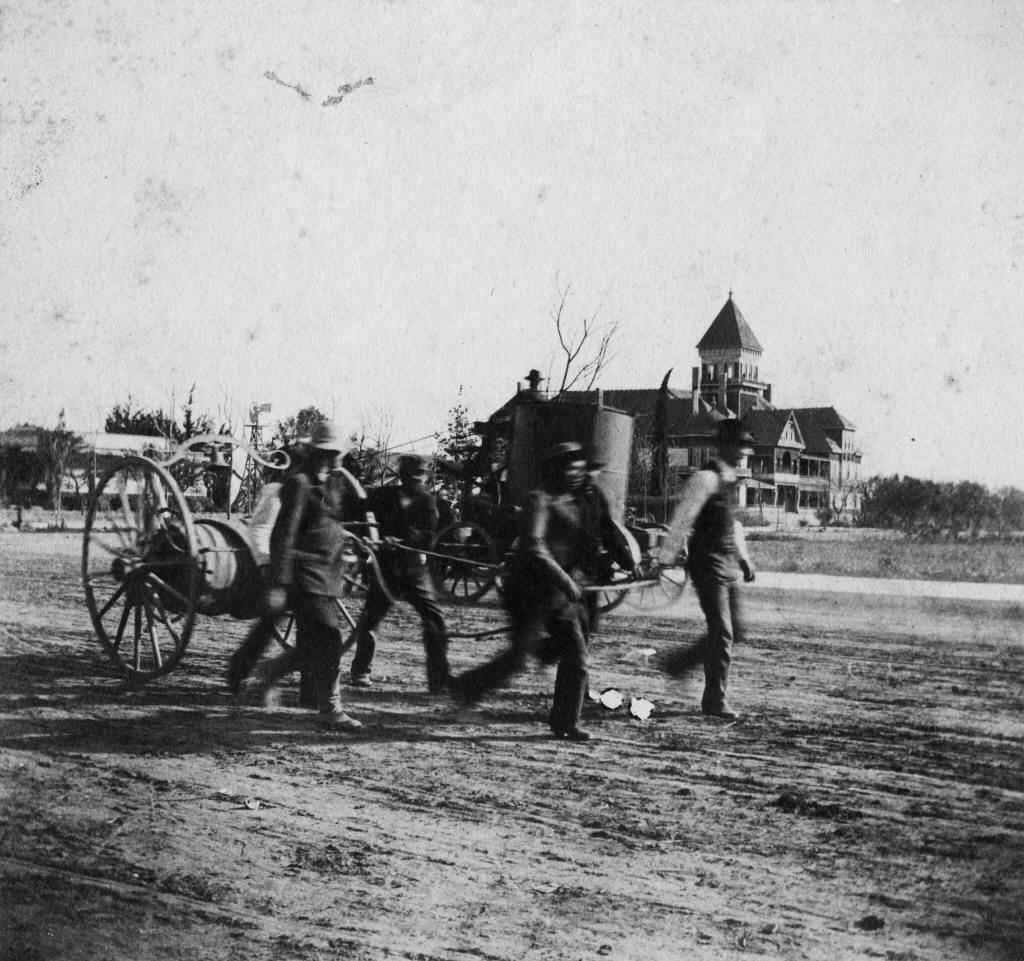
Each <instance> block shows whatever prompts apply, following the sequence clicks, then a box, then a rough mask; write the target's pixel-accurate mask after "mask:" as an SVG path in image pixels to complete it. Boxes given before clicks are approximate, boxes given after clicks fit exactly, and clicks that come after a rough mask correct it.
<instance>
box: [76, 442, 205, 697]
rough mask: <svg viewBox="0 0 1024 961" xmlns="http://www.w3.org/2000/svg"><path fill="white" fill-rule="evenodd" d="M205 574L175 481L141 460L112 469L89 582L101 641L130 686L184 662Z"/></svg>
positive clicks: (101, 499) (87, 542)
mask: <svg viewBox="0 0 1024 961" xmlns="http://www.w3.org/2000/svg"><path fill="white" fill-rule="evenodd" d="M200 573H201V572H200V560H199V548H198V542H197V540H196V531H195V527H194V525H193V522H192V515H191V514H190V513H189V510H188V506H187V504H186V503H185V498H184V496H183V495H182V493H181V489H180V488H179V487H178V485H177V483H175V481H174V478H173V477H171V475H170V474H169V473H168V472H167V471H166V470H164V469H163V468H162V467H161V466H160V465H158V464H156V463H154V462H153V461H151V460H149V459H148V458H146V457H138V456H135V455H131V456H128V457H125V458H123V459H122V460H121V461H119V462H118V463H117V464H115V465H114V466H113V467H111V468H110V469H109V470H108V471H107V472H106V473H105V474H104V475H103V476H102V477H101V478H100V481H99V483H98V484H97V486H96V489H95V491H94V492H93V496H92V499H91V500H90V502H89V510H88V513H87V515H86V519H85V535H84V538H83V542H82V584H83V587H84V589H85V602H86V605H87V606H88V608H89V616H90V617H91V618H92V624H93V628H94V630H95V631H96V636H97V637H98V638H99V640H100V642H101V643H102V644H103V646H104V648H105V649H106V651H107V654H108V655H109V656H110V658H111V660H112V661H113V662H114V664H116V665H117V667H118V669H119V670H120V671H121V673H122V674H124V675H125V676H126V677H127V679H128V680H129V682H131V683H133V684H143V683H145V682H146V681H148V680H151V679H152V678H154V677H160V676H161V675H163V674H166V673H168V672H169V671H170V670H171V669H172V668H173V667H174V666H175V665H176V664H177V663H178V661H180V660H181V657H182V655H183V654H184V653H185V648H186V647H188V642H189V640H190V638H191V637H192V628H193V626H194V624H195V617H196V606H197V601H198V596H199V583H200Z"/></svg>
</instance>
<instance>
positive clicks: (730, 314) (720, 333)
mask: <svg viewBox="0 0 1024 961" xmlns="http://www.w3.org/2000/svg"><path fill="white" fill-rule="evenodd" d="M736 347H743V348H746V349H747V350H756V351H758V352H760V353H763V352H764V348H763V347H762V346H761V345H760V344H759V343H758V342H757V338H756V337H755V336H754V332H753V331H752V330H751V329H750V324H748V323H747V321H746V318H745V317H744V316H743V314H741V313H740V309H739V307H737V306H736V305H735V304H734V303H733V300H732V291H731V290H730V291H729V299H728V300H727V301H726V302H725V306H724V307H723V308H722V309H721V310H720V311H719V312H718V316H717V317H716V318H715V319H714V320H713V321H712V322H711V326H710V327H709V328H708V329H707V332H706V333H705V334H704V336H703V337H701V339H700V343H699V344H697V350H722V349H723V348H725V349H729V348H736Z"/></svg>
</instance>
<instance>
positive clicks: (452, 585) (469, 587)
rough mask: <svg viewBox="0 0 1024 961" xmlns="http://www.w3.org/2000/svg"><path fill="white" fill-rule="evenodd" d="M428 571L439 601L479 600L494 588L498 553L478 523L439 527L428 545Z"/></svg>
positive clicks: (464, 601) (459, 523)
mask: <svg viewBox="0 0 1024 961" xmlns="http://www.w3.org/2000/svg"><path fill="white" fill-rule="evenodd" d="M430 553H431V554H432V555H435V556H432V557H431V558H430V568H431V571H432V572H433V575H434V580H435V582H436V584H437V589H438V592H439V593H440V595H441V599H442V600H448V601H451V602H453V603H456V604H469V603H471V602H473V601H478V600H479V599H480V598H481V597H483V596H484V595H485V594H486V593H487V592H488V591H489V590H490V589H491V587H493V586H494V583H495V576H496V575H497V571H498V550H497V548H496V547H495V546H494V541H493V540H492V539H491V536H490V534H488V533H487V531H485V530H484V529H483V528H482V527H481V526H480V525H479V524H475V523H473V522H472V521H468V522H459V521H457V522H455V523H452V524H449V525H448V526H447V527H442V528H441V530H439V531H438V532H437V534H436V535H435V537H434V540H433V542H432V543H431V545H430Z"/></svg>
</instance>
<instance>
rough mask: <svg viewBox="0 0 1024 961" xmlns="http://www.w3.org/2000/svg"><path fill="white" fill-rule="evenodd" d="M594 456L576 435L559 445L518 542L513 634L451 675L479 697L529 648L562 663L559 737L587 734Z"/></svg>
mask: <svg viewBox="0 0 1024 961" xmlns="http://www.w3.org/2000/svg"><path fill="white" fill-rule="evenodd" d="M586 469H587V461H586V458H585V457H584V456H583V449H582V447H581V446H580V445H579V444H577V443H575V442H572V441H570V442H566V443H562V444H557V445H555V447H554V448H552V450H551V451H550V452H549V454H548V457H547V458H546V461H545V473H546V475H547V476H546V478H545V482H544V486H543V488H541V489H539V490H536V491H533V492H532V493H531V494H530V498H529V503H528V505H527V508H526V511H525V515H524V519H523V520H524V524H523V531H522V535H521V537H520V539H519V549H518V550H517V552H516V554H515V555H514V556H513V558H512V561H511V562H510V564H509V570H508V576H507V578H506V581H505V607H506V609H507V611H508V614H509V617H510V618H511V620H512V642H511V645H510V646H509V648H508V649H507V650H505V651H504V652H502V653H501V654H499V655H498V656H497V657H495V658H493V659H492V660H490V661H488V662H487V663H485V664H482V665H480V666H479V667H477V668H474V669H473V670H470V671H467V672H466V673H465V674H462V675H460V676H458V677H457V678H453V679H452V683H451V688H452V694H453V696H454V697H455V699H456V700H457V701H458V702H460V703H461V704H464V705H469V704H474V703H476V702H477V701H479V700H480V699H481V698H482V697H483V696H484V695H485V694H486V693H487V692H488V691H490V690H493V689H494V688H496V687H500V686H501V685H502V684H504V683H505V682H506V681H507V680H508V679H509V678H510V677H511V676H512V675H513V674H515V673H516V672H518V671H520V670H522V669H523V667H524V666H525V664H526V661H527V659H528V658H529V657H530V656H534V657H537V658H538V659H540V660H541V661H543V662H545V663H549V664H550V663H557V665H558V668H557V673H556V676H555V693H554V699H553V703H552V707H551V714H550V716H549V718H548V723H549V724H550V726H551V733H552V734H553V735H554V736H555V737H556V738H564V739H567V740H571V741H587V740H589V739H590V734H589V733H588V732H586V731H584V730H583V729H582V728H581V727H580V711H581V709H582V706H583V698H584V695H585V694H586V691H587V678H588V673H587V666H588V665H587V641H588V617H587V605H586V601H585V600H584V592H583V589H582V585H583V584H584V583H585V582H586V581H587V579H588V572H591V571H593V570H594V569H595V568H596V566H597V564H598V560H599V557H598V552H599V542H598V541H597V540H595V538H594V537H593V536H592V532H591V531H590V530H589V529H588V524H587V512H586V507H585V505H584V502H583V493H582V492H583V486H584V483H585V480H586Z"/></svg>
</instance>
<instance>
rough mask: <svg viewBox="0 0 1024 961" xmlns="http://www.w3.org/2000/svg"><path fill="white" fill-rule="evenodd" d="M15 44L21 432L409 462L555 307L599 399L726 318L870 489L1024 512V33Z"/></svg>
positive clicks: (5, 379)
mask: <svg viewBox="0 0 1024 961" xmlns="http://www.w3.org/2000/svg"><path fill="white" fill-rule="evenodd" d="M0 9H2V14H0V427H6V426H10V425H12V424H14V423H19V422H22V421H29V422H35V423H40V424H44V425H52V424H53V423H55V422H56V418H57V414H58V411H59V410H60V408H62V407H64V408H66V411H67V419H68V423H69V425H70V426H72V427H73V428H75V429H78V430H81V431H85V430H93V429H97V428H99V427H101V426H102V421H103V417H104V415H105V413H106V412H107V411H109V409H110V408H111V407H112V406H113V405H114V404H115V403H117V402H119V401H124V400H125V399H126V398H127V396H128V394H129V393H131V394H132V395H133V396H134V397H135V398H136V399H137V400H138V402H140V403H141V404H143V405H146V406H161V405H162V406H166V405H167V404H168V401H169V398H170V397H171V395H172V393H176V395H177V398H178V400H181V399H182V397H183V395H184V393H186V392H187V390H188V387H189V385H190V384H192V383H193V382H195V383H196V384H197V400H198V402H199V406H200V407H201V408H205V409H207V410H209V411H210V412H211V413H217V412H220V411H222V410H224V409H228V410H229V411H230V412H232V413H233V414H234V415H235V418H236V422H237V423H241V422H242V420H243V419H244V418H243V416H242V415H243V412H244V411H245V410H246V409H247V407H248V405H249V404H250V403H251V402H252V401H261V402H270V403H271V404H273V408H274V412H273V417H274V418H275V419H276V418H277V417H283V416H286V415H287V414H290V413H294V412H295V411H296V410H297V409H298V408H299V407H302V406H305V405H307V404H310V403H314V404H317V405H318V406H320V407H321V408H322V409H324V410H325V411H327V412H328V413H332V414H333V415H334V417H335V419H336V420H337V421H338V422H339V424H340V425H341V426H342V427H343V428H344V429H346V430H352V429H355V428H357V427H358V426H360V424H370V423H372V422H374V421H375V420H377V419H379V417H380V416H381V414H382V412H383V413H386V414H388V415H390V417H391V418H392V419H393V425H394V426H393V429H392V437H393V439H394V440H395V441H401V440H404V439H412V438H414V437H419V436H421V435H424V434H428V433H430V432H431V431H433V430H437V429H440V428H443V426H444V424H445V421H446V416H447V411H448V409H449V408H450V407H451V406H452V404H454V403H455V402H456V400H457V397H458V388H459V385H462V386H463V401H464V402H465V403H466V405H467V406H468V407H469V409H470V413H471V415H472V416H474V417H477V418H483V417H485V416H486V415H487V414H488V413H490V411H491V410H493V409H494V408H495V407H496V406H498V405H499V404H500V403H502V402H503V401H504V400H505V399H506V398H507V397H508V396H509V395H510V394H511V393H512V392H513V391H514V390H515V386H516V382H517V380H520V379H522V378H523V377H524V376H525V374H526V372H527V371H528V370H529V368H531V367H539V368H541V369H542V370H544V371H546V370H547V369H548V367H549V366H550V365H551V362H552V359H553V357H554V354H555V349H556V344H555V337H554V329H553V325H552V322H551V319H550V311H551V309H552V307H553V305H554V302H555V300H556V285H557V284H558V283H562V284H564V283H571V284H572V287H573V290H574V295H573V297H572V298H571V300H570V303H569V309H570V311H571V313H572V314H574V315H576V316H579V315H582V314H590V313H593V312H594V311H595V310H597V309H598V308H599V309H600V315H599V316H600V317H603V318H605V319H607V320H617V321H618V322H619V325H620V329H619V333H618V335H617V339H616V340H615V342H614V346H613V352H614V359H613V360H612V362H611V363H610V364H609V366H608V367H607V369H606V371H605V374H604V376H603V378H602V380H601V382H600V386H604V387H606V388H613V387H638V386H649V387H656V386H657V385H658V383H659V382H660V380H661V377H662V376H663V375H664V373H665V371H666V370H667V369H668V368H669V367H674V368H675V373H674V374H673V379H672V385H673V386H675V387H679V388H682V389H688V388H689V386H690V368H691V367H692V366H694V365H695V364H696V363H697V353H696V350H695V344H696V343H697V341H698V339H699V338H700V337H701V335H702V334H703V333H704V331H705V330H706V328H707V327H708V325H709V324H710V322H711V321H712V319H713V318H714V317H715V315H716V313H717V312H718V310H719V309H720V308H721V306H722V304H723V303H724V301H725V299H726V296H727V294H728V291H729V290H730V289H732V290H733V291H734V298H735V301H736V303H737V305H738V306H739V307H740V309H741V310H742V311H743V313H744V315H745V316H746V318H747V320H748V321H749V322H750V325H751V327H752V328H753V330H754V332H755V333H756V335H757V337H758V339H759V340H760V341H761V344H762V346H763V347H764V354H763V357H762V362H761V373H762V377H763V379H767V380H769V381H771V382H772V383H773V385H774V388H773V390H774V395H773V400H774V401H775V403H776V404H777V405H778V406H811V405H822V406H824V405H832V406H835V407H836V408H837V409H838V410H840V411H841V412H842V413H843V414H844V415H845V416H846V417H847V418H849V419H850V420H851V421H853V423H854V424H855V425H856V426H857V428H858V433H857V438H858V444H859V446H860V447H861V449H862V450H863V452H864V469H865V471H866V473H868V474H874V473H895V472H899V473H909V474H913V475H915V476H919V477H933V478H936V479H940V480H959V479H974V480H980V481H982V482H984V483H986V484H990V485H993V486H995V485H1001V484H1006V483H1010V484H1015V485H1016V486H1024V409H1022V408H1024V386H1022V384H1024V323H1022V321H1024V317H1022V311H1021V304H1022V297H1021V294H1022V284H1021V276H1022V273H1021V271H1022V262H1024V189H1022V188H1024V67H1022V63H1024V58H1022V47H1021V39H1022V37H1024V4H1022V3H1018V2H1005V3H1000V2H986V0H969V2H959V3H958V2H942V3H933V2H911V0H905V2H889V0H885V2H874V3H873V2H865V0H859V2H856V3H849V4H845V3H838V2H837V3H805V2H785V3H772V2H757V3H755V2H743V3H730V2H700V3H684V2H663V3H628V2H617V3H612V4H602V3H598V2H593V3H576V4H567V3H553V2H548V0H545V2H539V3H526V2H522V3H515V2H508V3H505V2H490V3H484V2H479V3H469V2H466V3H452V2H447V0H434V2H430V3H419V4H411V3H400V2H382V0H374V2H362V3H359V2H347V0H330V2H307V3H298V2H290V3H268V2H262V0H247V2H245V3H233V2H227V0H225V2H218V3H198V2H184V0H159V2H156V0H108V2H106V3H86V2H84V0H82V2H69V0H65V2H61V0H46V2H44V0H21V2H18V3H6V4H2V5H0ZM267 71H272V72H274V73H275V74H276V75H277V76H278V77H279V78H280V79H281V80H282V81H284V82H285V83H296V84H300V85H301V86H302V87H303V88H304V89H305V90H306V91H308V92H309V93H310V99H309V100H305V99H303V98H302V97H300V96H299V94H298V93H297V92H296V91H294V90H291V89H288V88H286V87H285V86H282V85H280V84H277V83H274V82H272V81H271V80H268V79H267V78H266V77H265V73H266V72H267ZM367 77H373V84H372V86H371V85H367V86H364V87H362V88H360V89H358V90H355V91H353V92H352V93H351V94H349V95H348V96H347V97H346V98H345V99H344V101H343V102H342V103H341V104H338V105H336V106H327V107H324V106H321V103H322V101H323V100H324V99H326V98H327V97H328V96H330V95H332V94H334V93H335V92H336V91H337V88H338V87H339V85H341V84H343V83H355V82H357V81H359V80H363V79H365V78H367Z"/></svg>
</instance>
